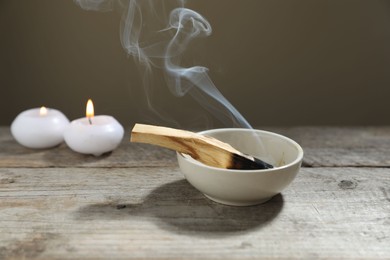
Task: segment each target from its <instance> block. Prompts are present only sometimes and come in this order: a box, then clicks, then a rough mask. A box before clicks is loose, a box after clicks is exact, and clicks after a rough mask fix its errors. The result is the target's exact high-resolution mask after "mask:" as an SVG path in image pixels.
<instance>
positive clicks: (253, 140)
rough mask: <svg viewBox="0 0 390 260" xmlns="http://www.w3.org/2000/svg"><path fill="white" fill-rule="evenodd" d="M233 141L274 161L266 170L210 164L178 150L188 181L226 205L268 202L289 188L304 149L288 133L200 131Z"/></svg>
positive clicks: (232, 130)
mask: <svg viewBox="0 0 390 260" xmlns="http://www.w3.org/2000/svg"><path fill="white" fill-rule="evenodd" d="M200 134H203V135H208V136H212V137H214V138H217V139H219V140H221V141H223V142H226V143H229V144H230V145H232V146H233V147H234V148H236V149H237V150H239V151H241V152H243V153H245V154H249V155H252V156H254V157H257V158H259V159H262V160H264V161H266V162H269V163H271V164H272V165H274V168H272V169H264V170H234V169H222V168H216V167H210V166H207V165H205V164H203V163H200V162H198V161H196V160H194V159H192V158H191V157H189V156H186V155H183V154H180V153H177V158H178V162H179V167H180V170H181V171H182V173H183V174H184V176H185V178H186V179H187V181H188V182H189V183H190V184H191V185H192V186H194V187H195V188H196V189H197V190H199V191H200V192H202V193H203V194H204V195H205V196H206V197H207V198H209V199H211V200H213V201H215V202H218V203H221V204H225V205H231V206H250V205H257V204H261V203H264V202H266V201H268V200H270V199H271V198H272V197H273V196H275V195H276V194H278V193H280V192H281V191H282V190H283V189H285V188H286V187H287V186H288V185H289V184H290V183H291V182H292V181H293V180H294V178H295V176H296V175H297V173H298V171H299V169H300V167H301V163H302V159H303V149H302V148H301V146H300V145H299V144H298V143H296V142H295V141H293V140H291V139H290V138H288V137H285V136H282V135H279V134H276V133H273V132H268V131H262V130H252V129H241V128H221V129H213V130H207V131H203V132H200Z"/></svg>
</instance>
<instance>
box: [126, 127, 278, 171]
mask: <svg viewBox="0 0 390 260" xmlns="http://www.w3.org/2000/svg"><path fill="white" fill-rule="evenodd" d="M130 141H131V142H137V143H148V144H154V145H158V146H162V147H165V148H169V149H172V150H175V151H178V152H180V153H184V154H188V155H190V156H191V157H192V158H194V159H195V160H198V161H200V162H202V163H204V164H206V165H209V166H213V167H219V168H225V169H246V170H253V169H268V168H273V166H272V165H270V164H268V163H266V162H263V161H262V160H260V159H257V158H254V157H252V156H248V155H246V154H243V153H242V152H240V151H238V150H236V149H234V148H233V147H232V146H231V145H229V144H227V143H224V142H222V141H219V140H218V139H215V138H213V137H210V136H204V135H201V134H197V133H193V132H190V131H185V130H179V129H174V128H168V127H161V126H153V125H143V124H136V125H135V126H134V128H133V130H132V132H131V138H130Z"/></svg>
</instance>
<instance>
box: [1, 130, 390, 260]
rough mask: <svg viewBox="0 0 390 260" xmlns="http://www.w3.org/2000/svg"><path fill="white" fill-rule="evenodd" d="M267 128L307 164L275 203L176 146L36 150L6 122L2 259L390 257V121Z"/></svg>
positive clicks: (2, 196) (2, 132)
mask: <svg viewBox="0 0 390 260" xmlns="http://www.w3.org/2000/svg"><path fill="white" fill-rule="evenodd" d="M267 129H269V130H273V131H275V132H279V133H282V134H285V135H287V136H289V137H291V138H293V139H294V140H296V141H298V142H299V143H300V144H301V145H302V146H303V148H304V150H305V165H307V166H308V167H304V168H302V169H301V171H300V173H299V174H298V176H297V178H296V179H295V180H294V181H293V183H292V184H291V185H290V186H289V187H288V188H287V189H286V190H284V191H283V192H282V194H279V195H277V196H275V197H274V198H273V199H272V200H271V201H269V202H267V203H265V204H262V205H258V206H252V207H230V206H224V205H221V204H217V203H214V202H212V201H210V200H208V199H206V198H205V197H204V196H203V195H202V194H201V193H200V192H198V191H197V190H196V189H194V188H193V187H192V186H191V185H190V184H188V182H187V181H186V180H185V179H184V178H183V175H182V174H181V172H180V171H179V169H178V167H177V163H176V159H175V154H174V153H173V152H171V151H168V150H165V149H160V148H156V147H153V146H149V145H134V144H130V143H128V139H127V137H125V140H124V142H123V144H122V145H121V146H120V147H119V149H117V150H115V151H114V152H112V153H111V154H108V155H105V156H103V157H98V158H96V157H93V156H85V155H79V154H75V153H73V152H72V151H70V150H69V149H68V148H67V147H66V145H61V146H59V147H56V148H53V149H48V150H30V149H26V148H23V147H20V146H19V145H18V144H17V143H16V142H15V141H14V140H13V139H12V137H11V136H10V134H9V128H7V127H2V128H0V259H261V258H265V259H269V258H279V259H291V258H296V259H313V258H333V259H340V258H348V259H373V258H375V259H389V258H390V246H389V245H390V169H388V166H389V165H388V164H389V163H390V162H389V158H390V157H389V148H390V143H389V137H390V128H388V127H370V128H365V127H362V128H336V127H333V128H332V127H321V128H317V127H297V128H289V129H287V128H286V129H284V128H267ZM365 149H366V151H365ZM321 155H323V156H324V157H321Z"/></svg>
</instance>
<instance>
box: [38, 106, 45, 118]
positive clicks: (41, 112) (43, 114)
mask: <svg viewBox="0 0 390 260" xmlns="http://www.w3.org/2000/svg"><path fill="white" fill-rule="evenodd" d="M39 115H40V116H46V115H47V108H46V107H44V106H42V107H41V109H39Z"/></svg>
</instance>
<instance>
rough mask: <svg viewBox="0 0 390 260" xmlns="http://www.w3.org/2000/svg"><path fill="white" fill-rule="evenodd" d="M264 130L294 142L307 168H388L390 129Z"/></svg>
mask: <svg viewBox="0 0 390 260" xmlns="http://www.w3.org/2000/svg"><path fill="white" fill-rule="evenodd" d="M264 129H266V130H269V131H274V132H277V133H280V134H283V135H286V136H288V137H290V138H292V139H294V140H295V141H297V142H298V143H299V144H300V145H301V146H302V148H303V150H304V152H305V156H304V160H303V166H306V167H354V166H356V167H390V126H381V127H318V126H317V127H286V128H281V127H266V128H264Z"/></svg>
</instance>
